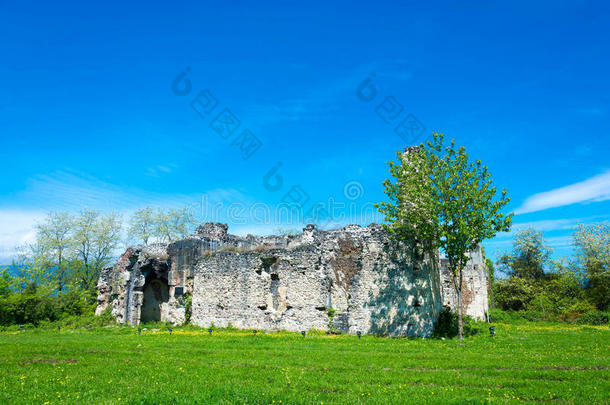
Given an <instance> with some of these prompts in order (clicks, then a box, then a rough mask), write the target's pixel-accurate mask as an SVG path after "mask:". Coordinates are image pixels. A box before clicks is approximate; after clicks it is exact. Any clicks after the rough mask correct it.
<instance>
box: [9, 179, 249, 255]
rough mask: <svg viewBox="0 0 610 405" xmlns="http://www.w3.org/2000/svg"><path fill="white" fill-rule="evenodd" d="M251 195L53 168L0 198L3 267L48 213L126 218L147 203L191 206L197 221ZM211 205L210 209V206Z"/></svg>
mask: <svg viewBox="0 0 610 405" xmlns="http://www.w3.org/2000/svg"><path fill="white" fill-rule="evenodd" d="M235 201H239V202H243V203H244V204H248V203H251V201H252V199H251V198H250V197H248V196H245V195H243V194H242V193H240V192H239V191H237V190H233V189H217V190H210V191H206V192H205V193H202V194H163V193H154V192H147V191H144V190H141V189H137V188H133V187H132V188H129V187H125V188H121V187H118V186H116V185H113V184H110V183H107V182H104V181H101V180H99V179H97V178H95V177H91V176H87V175H83V174H74V173H67V172H55V173H52V174H48V175H39V176H36V177H33V178H31V179H29V180H28V181H27V183H26V189H25V190H22V191H20V192H17V193H15V194H14V195H13V196H11V198H10V199H6V198H5V199H4V200H3V201H0V265H2V264H8V263H10V262H11V259H13V258H15V256H16V253H17V249H16V247H17V246H20V245H23V244H25V243H28V242H32V241H33V240H34V237H35V225H36V223H37V222H39V221H41V220H43V219H44V217H45V215H46V214H47V212H50V211H69V212H77V211H79V210H81V209H83V208H89V209H95V210H99V211H102V212H110V211H114V212H118V213H119V214H121V215H122V216H123V219H125V220H126V219H128V218H129V216H130V215H131V214H132V213H133V212H134V211H135V210H137V209H139V208H143V207H147V206H150V207H163V208H179V207H184V206H189V207H191V209H192V212H193V214H194V215H195V216H196V218H197V219H198V220H201V221H207V220H222V218H212V217H211V215H214V213H215V211H214V210H213V207H215V206H216V205H219V204H220V205H222V204H224V205H228V204H230V203H232V202H235ZM210 207H212V208H210Z"/></svg>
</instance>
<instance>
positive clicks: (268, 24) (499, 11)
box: [0, 1, 610, 262]
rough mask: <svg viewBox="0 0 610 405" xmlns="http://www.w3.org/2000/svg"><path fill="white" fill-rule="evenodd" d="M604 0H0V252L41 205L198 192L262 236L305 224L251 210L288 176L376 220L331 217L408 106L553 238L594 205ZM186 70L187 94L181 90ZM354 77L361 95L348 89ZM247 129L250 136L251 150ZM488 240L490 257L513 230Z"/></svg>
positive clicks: (594, 212)
mask: <svg viewBox="0 0 610 405" xmlns="http://www.w3.org/2000/svg"><path fill="white" fill-rule="evenodd" d="M609 11H610V10H609V6H608V4H607V3H604V2H588V1H574V2H536V3H532V2H500V1H468V2H458V1H455V2H436V3H433V4H432V3H430V4H423V3H419V2H418V3H415V2H413V3H406V2H394V3H393V2H386V3H374V4H373V3H368V2H334V3H332V4H329V3H328V2H320V3H316V2H308V3H304V4H299V5H296V4H292V5H291V4H288V3H287V2H277V3H267V4H265V5H263V4H261V3H260V2H259V3H242V2H231V4H230V5H228V4H227V5H225V4H222V3H221V2H209V3H208V2H206V3H204V2H201V3H192V4H182V5H171V6H161V5H155V4H151V3H150V2H142V3H137V2H130V3H128V4H127V3H116V4H110V3H107V2H106V3H100V4H81V3H77V2H74V3H63V4H56V3H46V2H40V3H37V2H27V1H24V2H11V3H8V2H3V3H2V4H0V35H1V38H2V39H1V40H0V55H2V63H0V77H1V78H2V79H1V80H2V84H3V85H2V86H1V87H0V158H1V159H2V162H3V172H4V174H3V176H1V177H0V262H2V261H7V260H9V259H10V257H11V255H12V254H13V247H14V246H15V245H17V244H20V243H24V242H26V241H28V240H31V237H32V235H33V233H32V226H33V224H34V223H35V222H36V221H37V220H39V219H40V218H41V217H42V216H43V215H44V213H45V212H47V211H49V210H72V211H75V210H78V209H81V208H83V207H89V208H94V209H99V210H103V211H112V210H114V211H118V212H121V213H123V214H124V215H125V216H126V217H127V216H128V215H129V213H130V212H133V210H135V209H137V208H140V207H143V206H147V205H151V206H165V207H169V206H174V207H177V206H181V205H189V206H193V207H199V208H201V206H202V205H203V206H206V207H218V206H219V204H223V207H224V208H220V209H216V210H213V209H203V210H201V209H199V214H200V217H201V220H219V221H227V222H229V225H230V229H231V230H232V231H233V232H236V233H242V234H243V233H247V232H253V233H269V232H272V231H273V230H274V229H276V228H277V227H278V226H282V227H288V228H300V227H301V225H300V224H287V223H276V222H273V221H261V220H259V218H258V216H257V215H252V212H253V211H252V207H253V206H254V207H260V206H262V205H263V204H264V205H265V206H266V207H271V210H272V211H273V210H274V209H275V208H276V207H277V205H278V204H279V203H280V202H281V201H283V200H285V199H286V198H291V197H294V196H295V193H297V194H298V193H300V194H298V195H299V196H300V197H303V196H308V197H309V198H308V200H307V201H305V203H304V205H303V206H304V207H305V209H306V210H307V208H309V207H312V206H313V204H314V203H320V202H322V203H327V202H328V201H329V199H331V201H332V202H334V203H336V204H344V206H343V207H344V208H342V209H343V213H342V214H341V215H343V216H342V217H341V218H340V219H338V220H337V221H336V222H337V223H347V222H359V223H361V224H366V223H368V222H371V221H372V220H375V218H373V217H371V216H369V215H366V216H361V215H360V216H359V215H356V217H354V218H352V217H350V215H349V214H348V215H344V214H345V212H346V211H348V210H353V211H354V212H356V213H358V212H360V211H362V210H368V208H367V207H370V203H372V202H377V201H381V200H383V198H384V195H383V192H382V186H381V182H382V180H383V179H384V178H385V177H387V173H388V172H387V166H386V162H387V161H388V160H390V159H392V158H393V157H394V155H395V152H396V151H397V150H398V149H402V148H403V147H405V146H407V144H408V141H407V140H405V139H403V138H401V137H400V136H399V135H398V134H397V133H396V132H395V131H394V129H395V128H396V126H397V125H399V124H400V122H402V120H403V119H405V118H406V117H408V116H413V117H416V119H417V122H418V123H419V125H421V127H422V129H423V135H421V136H419V138H418V140H424V139H425V138H426V137H427V136H429V135H430V134H431V133H432V131H438V132H443V133H445V134H446V136H447V137H449V138H455V139H456V141H457V143H458V144H460V145H464V146H466V148H467V149H468V151H469V153H470V154H471V156H473V157H476V158H480V159H482V160H483V161H484V162H485V163H487V164H488V165H489V167H490V170H491V172H492V173H493V175H494V178H495V181H496V183H497V185H498V186H500V187H505V188H507V189H508V190H509V193H510V195H511V197H512V202H511V204H510V209H511V210H514V211H515V212H517V213H518V215H517V216H516V217H515V223H516V226H515V229H518V228H520V227H526V226H530V225H533V226H535V227H537V228H538V229H540V230H542V231H544V232H545V235H546V236H547V239H548V241H549V243H550V244H551V246H553V247H554V248H555V249H556V255H557V256H561V255H564V254H567V253H569V249H570V234H571V232H572V228H573V227H574V226H575V225H576V224H577V223H579V222H594V221H603V220H608V219H610V210H609V208H610V162H609V158H608V151H609V150H610V137H608V129H609V124H610V119H609V117H610V115H609V113H610V78H609V75H608V72H609V71H610V56H609V55H610V52H609V49H608V48H609V45H608V44H609V41H608V39H609V38H610V35H609V34H610V26H609V25H608V24H607V22H608V18H609V17H610V12H609ZM187 67H188V69H189V70H188V74H187V75H186V76H185V77H186V79H187V80H188V81H189V83H190V91H189V92H188V94H186V95H177V94H176V91H173V87H172V83H173V82H174V80H175V79H176V77H177V76H178V75H180V74H181V73H182V72H184V71H185V69H187ZM371 75H374V76H371ZM367 77H372V81H371V84H372V85H373V86H374V88H375V91H376V93H375V98H374V99H372V100H371V101H363V100H362V99H361V98H359V97H357V88H358V86H359V85H360V84H361V83H362V82H363V80H365V79H366V78H367ZM184 83H185V82H183V81H180V84H181V85H184ZM180 89H185V87H178V90H180ZM202 91H207V93H204V94H207V95H211V96H212V97H213V98H214V100H216V101H215V102H214V103H211V104H208V105H207V107H210V108H211V106H212V105H213V104H214V105H216V106H215V108H214V109H213V110H211V112H210V113H209V115H207V116H206V115H205V114H203V117H202V116H200V115H199V114H198V113H197V112H196V111H195V110H194V109H193V108H192V106H191V104H192V103H193V100H198V101H199V102H200V103H199V104H197V103H195V106H199V107H200V108H202V107H201V106H202V105H203V102H202V100H204V99H202V98H201V97H200V96H199V95H200V92H202ZM389 97H390V98H389ZM390 103H393V104H390ZM397 103H399V104H397ZM380 105H381V106H380ZM392 106H393V107H392ZM225 108H226V109H228V110H229V111H231V113H232V114H233V116H234V117H236V119H237V120H239V122H240V125H239V127H237V129H235V132H234V133H232V134H230V135H228V134H225V135H227V138H226V139H225V138H224V137H223V136H221V135H219V134H218V133H217V132H215V131H214V129H213V128H212V126H213V124H212V122H213V120H214V119H215V117H216V116H217V115H218V114H219V113H221V111H223V110H224V109H225ZM386 121H387V122H386ZM246 129H247V130H249V131H250V132H248V134H251V135H253V136H255V137H256V140H257V142H260V145H261V146H260V147H259V148H258V149H256V150H255V153H254V154H252V155H251V156H250V157H249V158H248V159H244V156H245V155H244V154H245V153H246V152H248V151H249V152H251V151H252V150H253V149H248V148H245V145H246V144H244V143H243V142H242V141H243V140H244V139H250V140H252V139H253V138H251V137H250V138H248V137H242V134H243V131H244V130H246ZM418 131H419V130H418ZM418 131H413V132H412V133H411V134H412V135H413V134H414V132H418ZM248 136H250V135H248ZM248 145H253V144H248ZM240 147H241V148H240ZM244 149H245V150H244ZM278 163H281V166H279V169H278V171H277V172H276V173H271V174H269V171H270V170H271V169H272V168H273V167H275V166H276V165H277V164H278ZM266 174H269V175H268V176H267V179H268V181H267V183H266V184H267V186H265V181H264V179H265V175H266ZM276 174H277V175H279V176H281V179H282V183H281V187H279V186H278V187H276V188H279V189H278V190H273V187H270V186H269V184H270V182H269V179H271V180H273V181H272V182H275V181H276V180H277V178H276V177H275V175H276ZM274 184H275V183H274ZM294 186H298V187H299V188H298V189H293V187H294ZM295 190H296V191H295ZM289 192H290V193H289ZM287 194H288V197H286V195H287ZM202 201H203V203H202ZM303 201H304V199H303V200H301V202H303ZM232 203H233V205H231V204H232ZM236 204H237V205H239V207H241V208H239V207H237V208H236ZM244 207H245V208H244ZM363 207H364V208H363ZM231 210H233V211H235V212H232V211H231ZM236 212H237V213H236ZM367 212H368V211H367ZM341 215H340V216H341ZM377 220H378V219H377ZM280 222H281V221H280ZM485 246H486V248H487V251H488V253H489V254H490V255H492V256H494V255H495V254H496V252H498V251H501V250H503V249H507V248H509V247H510V235H500V236H499V237H497V238H496V239H494V240H492V241H489V242H487V243H486V244H485Z"/></svg>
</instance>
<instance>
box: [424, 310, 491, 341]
mask: <svg viewBox="0 0 610 405" xmlns="http://www.w3.org/2000/svg"><path fill="white" fill-rule="evenodd" d="M462 322H463V326H464V336H472V335H475V334H477V333H479V331H480V328H479V326H478V325H477V323H476V322H475V320H474V319H472V318H471V317H470V316H468V315H464V316H463V319H462ZM457 335H458V315H457V314H456V313H455V312H451V310H450V309H449V308H447V307H445V308H443V310H442V311H441V313H440V315H439V316H438V321H437V322H436V327H435V328H434V333H433V336H434V337H450V338H452V337H455V336H457Z"/></svg>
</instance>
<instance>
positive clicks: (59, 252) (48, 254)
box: [31, 212, 74, 294]
mask: <svg viewBox="0 0 610 405" xmlns="http://www.w3.org/2000/svg"><path fill="white" fill-rule="evenodd" d="M73 230H74V218H73V217H72V216H71V215H70V214H68V213H67V212H50V213H48V214H47V217H46V218H45V219H44V221H42V222H40V223H38V224H36V241H35V243H34V245H33V246H32V247H31V254H32V258H33V259H34V261H35V262H36V264H37V265H40V266H42V267H44V268H47V269H52V271H53V275H54V279H55V282H56V283H57V291H58V292H59V294H61V293H62V290H63V289H64V286H65V284H66V282H67V279H68V277H69V271H70V270H69V267H68V266H67V261H68V260H69V257H68V256H69V255H70V254H71V253H72V252H71V251H70V250H71V247H72V244H73V241H74V240H73V237H74V235H73Z"/></svg>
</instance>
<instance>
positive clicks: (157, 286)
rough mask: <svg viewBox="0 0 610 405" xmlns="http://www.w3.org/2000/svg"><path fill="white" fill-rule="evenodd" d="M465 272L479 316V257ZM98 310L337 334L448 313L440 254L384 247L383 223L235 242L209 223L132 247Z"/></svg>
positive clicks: (396, 327) (103, 285)
mask: <svg viewBox="0 0 610 405" xmlns="http://www.w3.org/2000/svg"><path fill="white" fill-rule="evenodd" d="M471 257H472V260H471V262H470V263H469V266H468V268H467V269H466V270H465V285H466V286H467V288H466V289H465V290H464V291H465V298H466V299H465V302H464V308H465V311H466V313H467V314H469V315H472V316H475V317H477V318H482V317H484V316H485V315H486V312H487V290H486V288H485V286H486V278H485V273H484V271H483V266H482V258H481V255H480V252H475V253H473V254H472V255H471ZM98 289H99V296H98V303H99V305H98V308H97V313H98V314H101V313H102V312H103V311H104V310H106V308H107V307H108V306H110V307H111V308H112V313H113V315H114V316H115V317H116V318H117V320H118V321H119V322H121V323H127V324H131V325H136V324H138V323H140V322H146V321H152V320H159V321H169V322H171V323H174V324H178V323H182V322H184V320H185V304H186V299H187V297H188V296H189V295H190V296H191V297H192V315H191V319H190V320H191V322H192V323H194V324H196V325H200V326H202V327H208V326H210V325H212V324H213V325H215V326H219V327H224V326H229V325H232V326H235V327H238V328H253V329H286V330H291V331H301V330H307V329H322V330H324V329H335V330H339V331H342V332H345V333H356V332H358V331H360V332H362V333H377V334H383V335H412V336H427V335H429V334H430V333H431V332H432V329H433V327H434V322H435V320H436V319H437V317H438V314H439V312H440V310H441V309H442V307H443V304H445V305H448V306H450V307H452V308H453V309H455V300H454V293H453V289H452V285H451V278H450V277H449V275H448V274H447V269H446V264H445V263H444V262H443V260H439V259H438V257H430V255H427V254H422V253H418V250H417V249H413V248H411V247H410V246H406V245H405V244H402V243H398V242H396V241H393V240H390V239H389V238H388V235H387V234H386V232H385V231H384V230H383V229H382V227H381V226H379V225H376V224H372V225H370V226H368V227H360V226H357V225H349V226H347V227H345V228H342V229H337V230H332V231H319V230H316V229H315V228H314V226H313V225H308V226H307V227H306V228H305V229H304V230H303V233H302V234H299V235H287V236H267V237H257V236H252V235H248V236H246V237H238V236H235V235H231V234H228V233H227V226H226V225H224V224H217V223H208V224H205V225H203V226H201V227H199V228H198V229H197V231H196V233H195V235H193V236H190V237H188V238H186V239H183V240H180V241H177V242H173V243H169V244H156V245H152V246H147V247H134V248H129V249H127V251H126V252H125V253H124V254H123V255H122V256H121V258H120V259H119V260H118V261H117V263H116V264H115V265H114V266H113V267H110V268H106V269H104V270H103V272H102V275H101V277H100V280H99V283H98Z"/></svg>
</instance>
